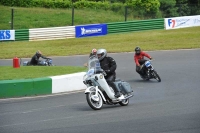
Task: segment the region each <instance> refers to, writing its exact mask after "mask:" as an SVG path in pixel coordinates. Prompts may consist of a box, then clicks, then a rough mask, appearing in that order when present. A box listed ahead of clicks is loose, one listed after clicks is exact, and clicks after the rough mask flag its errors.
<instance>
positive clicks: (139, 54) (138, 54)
mask: <svg viewBox="0 0 200 133" xmlns="http://www.w3.org/2000/svg"><path fill="white" fill-rule="evenodd" d="M144 57H147V58H149V59H150V60H152V58H151V56H150V55H149V54H147V53H145V52H144V51H142V50H141V49H140V47H136V48H135V55H134V60H135V64H136V72H137V73H139V74H140V75H141V76H144V75H145V73H144V72H143V70H142V69H141V65H143V64H144V63H145V61H147V60H146V59H144Z"/></svg>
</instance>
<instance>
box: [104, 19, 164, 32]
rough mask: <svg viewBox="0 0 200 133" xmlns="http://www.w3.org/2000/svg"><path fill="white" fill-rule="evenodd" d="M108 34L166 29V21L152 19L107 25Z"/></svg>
mask: <svg viewBox="0 0 200 133" xmlns="http://www.w3.org/2000/svg"><path fill="white" fill-rule="evenodd" d="M107 27H108V34H110V33H120V32H132V31H142V30H155V29H164V19H163V18H162V19H150V20H138V21H127V22H115V23H107Z"/></svg>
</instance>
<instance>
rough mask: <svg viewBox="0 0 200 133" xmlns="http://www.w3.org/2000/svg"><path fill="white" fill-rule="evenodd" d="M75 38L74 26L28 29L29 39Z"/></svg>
mask: <svg viewBox="0 0 200 133" xmlns="http://www.w3.org/2000/svg"><path fill="white" fill-rule="evenodd" d="M66 38H75V26H65V27H53V28H35V29H29V41H39V40H56V39H66Z"/></svg>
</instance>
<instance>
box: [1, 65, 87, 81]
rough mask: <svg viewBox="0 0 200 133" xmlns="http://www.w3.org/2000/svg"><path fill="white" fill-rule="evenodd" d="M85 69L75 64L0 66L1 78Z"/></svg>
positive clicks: (56, 73) (33, 76)
mask: <svg viewBox="0 0 200 133" xmlns="http://www.w3.org/2000/svg"><path fill="white" fill-rule="evenodd" d="M85 71H86V68H85V67H73V66H52V67H48V66H21V67H20V68H13V67H11V66H0V75H1V76H0V80H11V79H28V78H39V77H49V76H55V75H65V74H71V73H76V72H85Z"/></svg>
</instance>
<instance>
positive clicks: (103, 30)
mask: <svg viewBox="0 0 200 133" xmlns="http://www.w3.org/2000/svg"><path fill="white" fill-rule="evenodd" d="M75 30H76V38H80V37H89V36H101V35H106V34H107V24H93V25H80V26H76V27H75Z"/></svg>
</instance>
